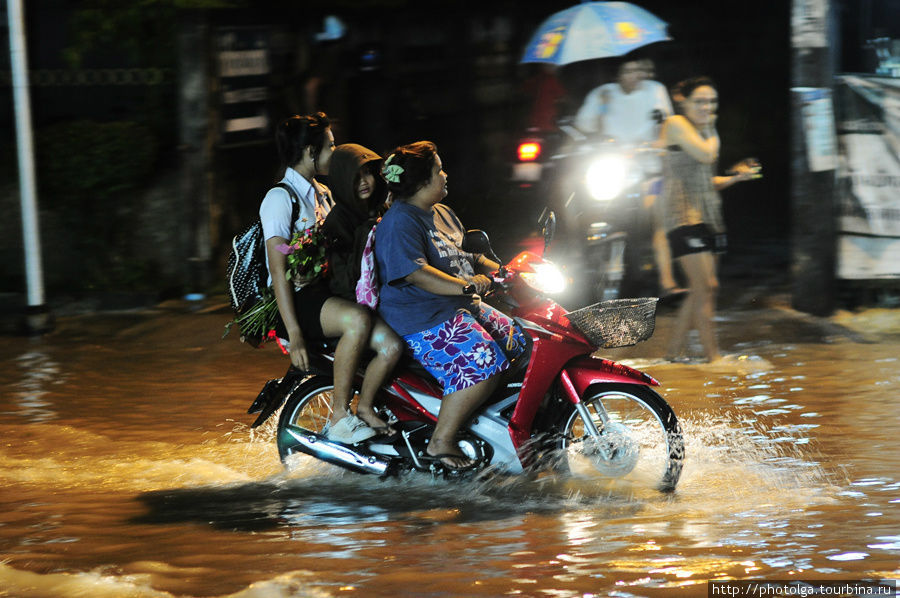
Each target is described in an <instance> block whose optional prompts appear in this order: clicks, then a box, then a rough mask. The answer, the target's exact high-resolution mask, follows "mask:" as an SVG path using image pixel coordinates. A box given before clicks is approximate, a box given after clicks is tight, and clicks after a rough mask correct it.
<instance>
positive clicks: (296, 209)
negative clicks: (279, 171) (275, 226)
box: [273, 183, 300, 242]
mask: <svg viewBox="0 0 900 598" xmlns="http://www.w3.org/2000/svg"><path fill="white" fill-rule="evenodd" d="M275 187H281V188H282V189H284V190H285V191H287V192H288V195H290V196H291V235H293V234H294V223H295V222H297V216H299V215H300V198H299V197H297V193H296V192H295V191H294V188H293V187H291V186H290V185H288V184H287V183H276V184H275ZM273 188H274V187H273ZM288 242H290V239H288Z"/></svg>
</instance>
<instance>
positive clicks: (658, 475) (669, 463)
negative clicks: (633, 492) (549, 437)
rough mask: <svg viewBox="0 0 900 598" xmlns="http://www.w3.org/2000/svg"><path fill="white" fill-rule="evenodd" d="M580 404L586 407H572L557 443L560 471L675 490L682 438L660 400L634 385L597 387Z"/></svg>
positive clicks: (644, 387) (646, 390) (679, 472)
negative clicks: (637, 482)
mask: <svg viewBox="0 0 900 598" xmlns="http://www.w3.org/2000/svg"><path fill="white" fill-rule="evenodd" d="M581 403H582V405H583V407H584V409H582V410H579V409H576V408H575V407H574V406H573V407H572V408H571V413H570V414H569V415H568V417H567V418H566V419H565V424H564V427H563V429H562V434H561V436H560V439H559V444H558V448H559V449H560V459H561V463H560V466H561V468H562V469H565V470H568V471H569V472H570V473H572V474H574V475H577V476H591V475H595V474H596V473H597V472H599V473H600V474H602V475H604V476H606V477H612V478H622V479H625V480H634V481H640V480H645V481H647V482H649V483H650V484H651V485H655V486H656V488H657V489H658V490H660V491H662V492H672V491H673V490H675V486H676V485H677V484H678V479H679V478H680V477H681V468H682V465H683V462H684V439H683V437H682V434H681V426H680V425H679V424H678V419H677V418H676V417H675V413H674V412H673V411H672V408H671V407H670V406H669V405H668V403H666V402H665V400H664V399H663V398H662V397H661V396H659V395H658V394H657V393H656V392H654V391H653V390H652V389H650V388H648V387H646V386H640V385H636V384H634V385H633V384H598V385H595V386H592V387H590V388H589V389H588V391H587V392H586V393H585V394H584V396H583V397H582V398H581ZM584 414H587V416H588V417H589V419H590V422H589V423H586V422H585V420H584ZM594 430H596V432H597V434H596V435H595V434H594V433H593V431H594Z"/></svg>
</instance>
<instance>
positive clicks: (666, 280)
mask: <svg viewBox="0 0 900 598" xmlns="http://www.w3.org/2000/svg"><path fill="white" fill-rule="evenodd" d="M653 258H654V260H655V261H656V271H657V272H658V273H659V288H660V292H661V293H662V294H663V295H666V294H670V293H672V292H674V291H678V284H677V283H676V282H675V275H674V272H673V270H674V268H673V267H672V252H671V250H670V249H669V239H668V237H666V231H665V230H663V229H662V228H660V227H657V228H655V229H654V230H653Z"/></svg>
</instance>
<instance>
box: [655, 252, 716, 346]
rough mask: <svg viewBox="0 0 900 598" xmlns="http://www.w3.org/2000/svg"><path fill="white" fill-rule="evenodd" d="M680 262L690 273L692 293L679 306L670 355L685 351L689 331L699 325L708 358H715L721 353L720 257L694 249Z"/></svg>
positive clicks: (688, 279) (690, 290)
mask: <svg viewBox="0 0 900 598" xmlns="http://www.w3.org/2000/svg"><path fill="white" fill-rule="evenodd" d="M678 264H679V265H680V266H681V268H682V270H684V274H685V276H686V277H687V281H688V296H687V297H686V298H685V300H684V302H683V303H682V304H681V307H680V308H679V310H678V316H677V318H676V320H675V327H674V328H673V329H672V336H671V338H670V339H669V347H668V351H667V352H666V354H667V355H666V356H667V357H668V358H670V359H671V358H675V357H679V356H680V355H681V354H682V353H683V351H684V347H685V343H686V341H687V334H688V331H689V330H691V329H692V328H695V329H696V330H697V332H698V333H699V335H700V343H701V344H702V345H703V352H704V353H705V355H706V359H707V360H709V361H715V360H717V359H719V358H720V357H721V355H720V354H719V346H718V343H717V341H716V329H715V322H714V320H713V318H714V317H715V309H716V296H717V295H718V291H719V280H718V278H717V277H716V257H715V256H714V255H713V254H712V253H709V252H702V253H690V254H688V255H683V256H681V257H679V258H678Z"/></svg>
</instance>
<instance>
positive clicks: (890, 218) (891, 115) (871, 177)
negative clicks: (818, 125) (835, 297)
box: [836, 76, 900, 280]
mask: <svg viewBox="0 0 900 598" xmlns="http://www.w3.org/2000/svg"><path fill="white" fill-rule="evenodd" d="M836 93H837V96H836V97H837V98H838V99H837V102H836V107H837V108H838V111H837V112H838V133H839V136H838V140H839V146H840V166H839V169H838V186H837V189H838V233H839V237H838V272H837V276H838V278H842V279H848V280H880V279H893V280H900V81H898V80H896V79H881V78H877V77H862V76H844V77H840V78H838V85H837V87H836Z"/></svg>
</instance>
